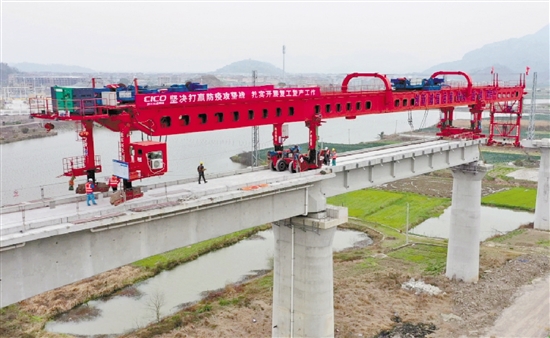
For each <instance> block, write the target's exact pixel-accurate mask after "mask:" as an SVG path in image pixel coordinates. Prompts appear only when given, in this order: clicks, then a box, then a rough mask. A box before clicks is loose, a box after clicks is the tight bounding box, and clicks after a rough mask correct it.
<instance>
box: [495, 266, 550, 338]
mask: <svg viewBox="0 0 550 338" xmlns="http://www.w3.org/2000/svg"><path fill="white" fill-rule="evenodd" d="M516 296H517V298H516V300H515V301H514V304H513V305H512V306H510V307H508V308H507V309H506V310H504V311H503V312H502V314H501V315H500V317H499V318H498V319H497V320H496V322H495V325H494V326H493V327H492V328H491V329H489V330H488V332H487V333H486V335H487V336H488V337H529V338H535V337H541V338H544V337H548V333H549V331H550V275H548V276H546V278H541V279H536V280H534V281H533V283H532V284H531V285H525V286H523V287H522V288H521V289H519V290H518V292H517V293H516Z"/></svg>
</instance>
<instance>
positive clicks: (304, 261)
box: [272, 205, 348, 338]
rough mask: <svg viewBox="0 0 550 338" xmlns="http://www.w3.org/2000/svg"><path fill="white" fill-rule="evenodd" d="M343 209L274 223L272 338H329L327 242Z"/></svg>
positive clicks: (331, 317) (331, 327)
mask: <svg viewBox="0 0 550 338" xmlns="http://www.w3.org/2000/svg"><path fill="white" fill-rule="evenodd" d="M347 221H348V212H347V208H341V207H332V206H329V205H327V210H326V211H325V212H319V213H310V214H308V216H300V217H293V218H290V219H287V220H283V221H279V222H276V223H274V225H273V232H274V234H275V252H274V268H273V317H272V321H273V328H272V336H273V337H315V338H319V337H334V299H333V296H334V292H333V269H332V241H333V238H334V233H335V232H336V227H337V226H338V225H340V224H343V223H346V222H347Z"/></svg>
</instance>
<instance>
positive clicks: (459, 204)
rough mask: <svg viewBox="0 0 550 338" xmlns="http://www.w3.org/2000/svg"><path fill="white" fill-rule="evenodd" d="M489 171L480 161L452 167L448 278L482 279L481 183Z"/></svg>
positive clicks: (466, 280)
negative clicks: (480, 268)
mask: <svg viewBox="0 0 550 338" xmlns="http://www.w3.org/2000/svg"><path fill="white" fill-rule="evenodd" d="M490 168H492V166H488V165H481V164H478V163H477V162H472V163H469V164H464V165H460V166H458V167H454V168H452V172H453V195H452V204H451V228H450V233H449V244H448V249H447V270H446V272H445V275H446V276H447V277H448V278H451V279H456V280H462V281H465V282H476V281H477V280H478V279H479V242H480V226H481V217H480V215H481V180H482V179H483V177H484V176H485V174H486V173H487V171H488V170H490Z"/></svg>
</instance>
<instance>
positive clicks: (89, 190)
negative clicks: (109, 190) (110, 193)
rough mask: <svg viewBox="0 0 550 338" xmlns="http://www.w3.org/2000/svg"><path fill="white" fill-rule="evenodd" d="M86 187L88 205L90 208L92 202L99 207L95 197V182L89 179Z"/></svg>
mask: <svg viewBox="0 0 550 338" xmlns="http://www.w3.org/2000/svg"><path fill="white" fill-rule="evenodd" d="M84 187H85V189H86V204H88V206H90V201H92V203H93V204H94V205H97V203H96V202H95V196H94V188H95V185H94V180H92V179H91V178H89V179H88V182H86V185H85V186H84Z"/></svg>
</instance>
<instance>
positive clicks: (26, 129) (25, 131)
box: [21, 127, 29, 134]
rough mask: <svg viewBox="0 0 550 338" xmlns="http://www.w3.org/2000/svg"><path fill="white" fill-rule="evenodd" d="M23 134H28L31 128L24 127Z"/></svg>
mask: <svg viewBox="0 0 550 338" xmlns="http://www.w3.org/2000/svg"><path fill="white" fill-rule="evenodd" d="M21 132H22V133H23V134H26V133H28V132H29V128H27V127H23V128H21Z"/></svg>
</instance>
